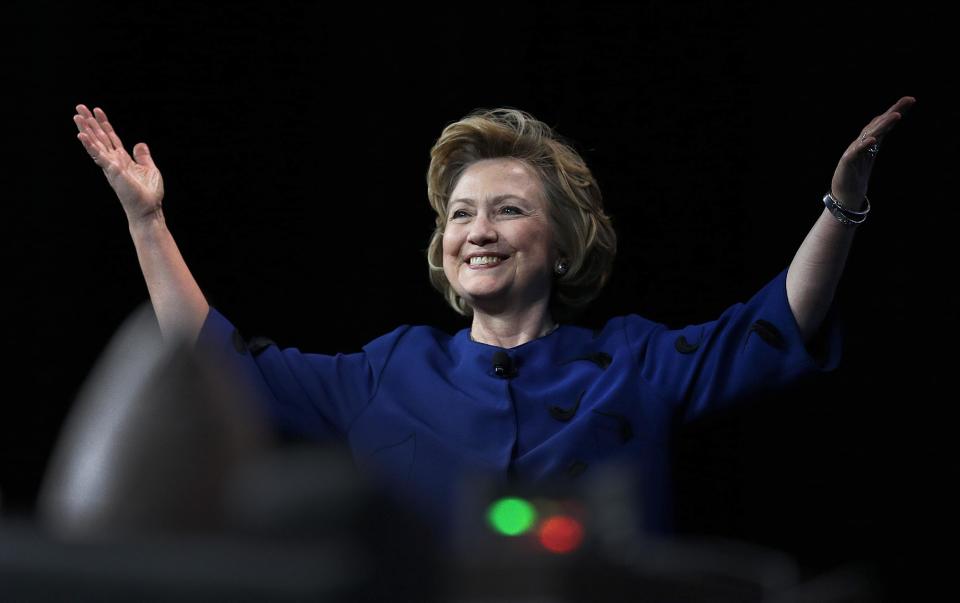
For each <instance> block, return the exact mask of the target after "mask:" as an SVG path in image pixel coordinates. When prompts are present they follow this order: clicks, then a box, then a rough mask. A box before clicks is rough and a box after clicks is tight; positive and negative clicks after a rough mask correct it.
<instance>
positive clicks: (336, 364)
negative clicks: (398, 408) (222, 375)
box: [194, 306, 389, 440]
mask: <svg viewBox="0 0 960 603" xmlns="http://www.w3.org/2000/svg"><path fill="white" fill-rule="evenodd" d="M381 339H383V338H381ZM376 341H380V340H376ZM374 343H375V342H374ZM371 346H372V347H373V353H372V354H371V353H368V349H367V348H368V347H371ZM194 349H195V350H197V351H198V352H201V351H202V352H201V353H205V354H212V355H215V357H216V358H217V359H218V361H220V362H222V363H223V365H224V367H225V368H226V370H227V371H228V374H230V375H231V377H232V378H236V379H238V380H240V381H241V383H242V384H243V385H244V386H246V387H249V388H250V391H251V392H252V394H253V395H254V397H255V399H256V400H257V402H258V403H259V404H262V409H263V411H264V413H265V414H266V415H267V418H268V420H270V421H271V422H272V423H273V424H274V425H275V426H276V427H279V428H280V429H282V430H285V431H288V432H292V433H297V434H299V435H302V436H306V437H309V438H311V439H317V440H325V439H331V438H343V437H345V434H346V432H347V429H348V428H349V425H350V423H351V422H352V421H353V419H354V418H355V417H356V416H357V415H359V413H360V412H361V411H362V410H363V409H364V408H365V406H366V404H367V402H368V401H369V400H370V399H371V398H372V397H373V394H374V392H375V390H376V386H377V382H378V378H379V370H378V368H379V367H378V365H382V364H383V363H384V362H385V359H386V356H385V354H379V353H377V352H378V351H380V348H379V347H378V346H374V345H373V344H370V346H365V347H364V351H361V352H356V353H352V354H340V353H338V354H336V355H326V354H311V353H304V352H301V351H300V350H299V349H297V348H284V349H281V348H280V347H278V346H277V345H276V344H275V343H274V342H273V341H270V340H269V339H265V338H263V337H255V338H252V339H250V340H249V341H248V340H245V339H244V338H243V337H242V336H241V334H240V331H239V330H237V328H236V327H235V326H234V325H233V323H231V322H230V321H229V320H228V319H227V318H226V317H224V316H223V314H221V313H220V312H219V311H217V310H216V309H215V308H214V307H213V306H210V311H209V313H208V314H207V317H206V319H205V321H204V323H203V326H202V327H201V330H200V334H199V336H198V338H197V342H196V344H195V346H194ZM386 352H387V353H389V350H386Z"/></svg>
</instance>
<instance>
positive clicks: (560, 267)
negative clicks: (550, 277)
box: [553, 260, 570, 276]
mask: <svg viewBox="0 0 960 603" xmlns="http://www.w3.org/2000/svg"><path fill="white" fill-rule="evenodd" d="M569 269H570V264H568V263H567V260H557V265H556V266H554V268H553V271H554V272H556V273H557V274H559V275H560V276H563V275H564V274H566V273H567V270H569Z"/></svg>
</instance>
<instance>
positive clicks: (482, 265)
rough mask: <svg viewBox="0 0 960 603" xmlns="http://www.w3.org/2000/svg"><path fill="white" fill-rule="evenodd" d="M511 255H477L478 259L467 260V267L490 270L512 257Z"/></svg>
mask: <svg viewBox="0 0 960 603" xmlns="http://www.w3.org/2000/svg"><path fill="white" fill-rule="evenodd" d="M510 257H511V256H507V257H505V258H501V257H495V256H482V257H477V258H476V259H474V260H472V261H469V262H466V264H467V267H468V268H470V270H490V269H491V268H496V267H497V266H499V265H500V264H502V263H504V262H506V261H507V260H509V259H510Z"/></svg>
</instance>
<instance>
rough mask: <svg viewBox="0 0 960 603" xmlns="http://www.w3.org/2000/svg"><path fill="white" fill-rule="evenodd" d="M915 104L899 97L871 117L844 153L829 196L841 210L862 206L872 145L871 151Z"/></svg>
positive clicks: (871, 160)
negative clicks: (880, 113)
mask: <svg viewBox="0 0 960 603" xmlns="http://www.w3.org/2000/svg"><path fill="white" fill-rule="evenodd" d="M915 102H917V99H915V98H913V97H912V96H904V97H902V98H901V99H900V100H898V101H897V102H896V103H894V104H893V106H892V107H890V108H889V109H887V110H886V112H885V113H883V114H882V115H878V116H876V117H874V118H873V119H872V120H871V121H870V123H869V124H867V126H866V127H865V128H864V129H863V130H862V131H861V132H860V137H859V138H857V139H856V140H854V141H853V142H852V143H850V146H849V147H847V150H846V151H844V153H843V156H842V157H840V163H839V165H837V170H836V171H835V172H834V173H833V181H832V182H831V183H830V191H831V194H832V195H833V198H834V199H836V200H837V202H838V203H840V205H841V206H842V207H844V208H845V209H851V210H854V211H859V210H862V209H863V208H864V207H865V206H866V204H865V203H864V199H865V198H866V195H867V183H868V182H869V180H870V171H871V170H872V169H873V161H874V159H875V158H876V153H871V152H870V147H871V146H872V145H874V144H876V145H877V147H874V149H877V148H879V145H881V144H882V143H883V137H884V136H886V134H887V132H889V131H890V130H891V129H893V126H894V125H895V124H896V123H897V122H898V121H900V118H901V117H903V114H904V113H905V112H906V111H907V110H908V109H909V108H910V107H912V106H913V104H914V103H915Z"/></svg>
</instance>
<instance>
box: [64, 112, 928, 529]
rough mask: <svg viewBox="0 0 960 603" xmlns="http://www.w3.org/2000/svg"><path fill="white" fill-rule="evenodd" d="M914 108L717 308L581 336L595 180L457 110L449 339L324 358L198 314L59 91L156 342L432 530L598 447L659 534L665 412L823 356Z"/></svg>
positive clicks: (175, 255)
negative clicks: (874, 200) (752, 286)
mask: <svg viewBox="0 0 960 603" xmlns="http://www.w3.org/2000/svg"><path fill="white" fill-rule="evenodd" d="M914 102H915V99H914V98H912V97H903V98H901V99H900V100H898V101H897V102H896V103H895V104H894V105H893V106H892V107H890V108H889V109H888V110H887V111H886V112H884V113H883V114H882V115H879V116H877V117H875V118H874V119H873V120H871V122H870V123H869V124H868V125H867V126H866V127H865V128H864V129H863V131H862V132H861V134H860V136H859V137H858V138H857V139H856V140H855V141H853V142H852V143H851V144H850V146H849V147H848V148H847V149H846V151H845V152H844V153H843V155H842V156H841V158H840V162H839V164H838V166H837V169H836V171H835V173H834V175H833V180H832V182H831V188H830V192H829V193H828V194H827V195H826V196H825V197H824V204H825V208H824V211H823V213H822V214H821V215H820V217H819V219H818V220H817V222H816V223H815V224H814V226H813V228H812V230H811V231H810V233H809V234H808V235H807V237H806V238H805V240H804V242H803V244H802V245H801V246H800V249H799V250H798V252H797V254H796V256H795V257H794V258H793V261H792V262H791V264H790V266H789V268H787V269H785V270H784V271H782V272H780V273H779V274H778V275H777V276H776V277H775V278H774V279H773V280H772V281H770V282H769V283H768V284H767V285H766V286H764V287H763V288H762V289H761V290H760V291H759V292H758V293H756V294H755V295H754V296H753V298H751V299H750V300H749V301H747V302H746V303H737V304H734V305H733V306H731V307H730V308H728V309H727V310H726V311H724V312H723V313H722V315H721V316H720V317H719V318H718V319H717V320H715V321H712V322H709V323H705V324H701V325H690V326H687V327H684V328H682V329H676V330H671V329H668V328H667V327H665V326H664V325H661V324H657V323H654V322H652V321H649V320H647V319H644V318H643V317H641V316H638V315H636V314H630V315H627V316H619V317H614V318H612V319H610V320H609V321H608V322H607V324H606V325H605V326H604V327H603V328H602V329H599V330H596V331H590V330H588V329H585V328H582V327H577V326H574V325H572V324H569V322H568V321H570V320H571V319H573V318H574V317H575V316H576V314H577V312H578V311H579V310H582V309H583V307H585V306H586V305H587V304H588V303H589V302H590V301H591V300H592V299H594V298H595V297H596V296H597V295H598V294H599V292H600V290H601V288H602V287H603V286H604V284H605V283H606V281H607V279H608V277H609V274H610V270H611V267H612V263H613V258H614V255H615V252H616V235H615V233H614V230H613V228H612V227H611V224H610V220H609V218H608V216H606V215H605V214H604V212H603V207H602V203H601V197H600V191H599V189H598V187H597V184H596V182H595V180H594V178H593V176H592V174H591V172H590V170H589V169H588V168H587V166H586V165H585V164H584V162H583V159H582V158H581V157H580V156H579V155H578V154H577V153H576V151H574V150H573V149H572V148H571V147H570V146H569V145H566V144H564V143H563V142H562V141H561V139H560V138H559V137H557V136H556V135H555V134H554V133H553V132H552V131H551V129H550V128H549V127H548V126H546V125H545V124H543V123H542V122H539V121H537V120H535V119H533V118H532V117H531V116H529V115H528V114H526V113H523V112H521V111H517V110H511V109H498V110H492V111H477V112H474V113H472V114H471V115H468V116H467V117H465V118H464V119H462V120H460V121H459V122H456V123H453V124H451V125H449V126H448V127H447V128H445V129H444V131H443V133H442V134H441V136H440V138H439V140H438V141H437V142H436V144H435V145H434V147H433V149H432V151H431V163H430V168H429V171H428V196H429V200H430V203H431V205H432V206H433V208H434V210H435V211H436V214H437V216H436V229H435V232H434V234H433V238H432V240H431V243H430V246H429V249H428V263H429V267H430V279H431V282H432V283H433V285H434V286H435V287H436V288H437V289H438V290H439V291H440V292H441V293H442V294H443V295H444V298H445V299H446V300H447V301H448V303H449V304H450V305H451V306H452V307H453V308H454V310H455V311H457V312H458V313H460V314H463V315H465V316H471V317H472V323H471V327H470V328H469V329H466V328H465V329H463V330H461V331H459V332H458V333H457V334H456V335H454V336H453V337H451V336H450V335H448V334H447V333H444V332H442V331H439V330H437V329H434V328H432V327H428V326H422V325H421V326H411V325H403V326H401V327H398V328H397V329H395V330H394V331H392V332H390V333H388V334H386V335H383V336H381V337H378V338H376V339H374V340H373V341H371V342H370V343H368V344H367V345H365V346H363V349H362V351H360V352H356V353H351V354H336V355H333V356H331V355H322V354H310V353H302V352H300V351H299V350H297V349H296V348H286V349H280V348H279V347H278V346H276V345H274V344H273V342H271V341H269V340H264V339H256V340H252V341H250V342H247V341H245V340H244V339H243V338H242V337H241V336H240V335H239V332H238V331H237V330H236V329H235V328H234V326H233V325H232V324H231V323H230V321H229V320H227V319H226V318H225V317H224V316H223V315H222V314H220V313H219V312H218V311H217V310H216V309H215V308H211V307H209V306H208V304H207V302H206V300H205V299H204V296H203V294H202V293H201V291H200V288H199V287H198V286H197V284H196V282H195V281H194V279H193V277H192V276H191V274H190V271H189V270H188V269H187V266H186V265H185V263H184V261H183V259H182V257H181V255H180V253H179V251H178V250H177V247H176V244H175V243H174V240H173V237H172V236H171V234H170V232H169V231H168V230H167V229H166V227H165V223H164V217H163V211H162V207H161V201H162V199H163V181H162V179H161V177H160V172H159V170H158V169H157V167H156V166H155V164H154V163H153V159H152V157H151V155H150V150H149V148H148V147H147V145H146V144H144V143H139V144H137V145H135V146H134V147H133V158H131V157H130V156H129V155H128V154H127V153H126V151H125V150H124V148H123V145H122V143H121V141H120V139H119V138H118V137H117V135H116V133H115V132H114V130H113V128H112V127H111V125H110V123H109V121H108V120H107V116H106V114H104V113H103V111H102V110H100V109H94V112H93V114H91V113H90V111H89V110H88V109H87V108H86V107H85V106H83V105H78V106H77V115H75V116H74V121H75V122H76V124H77V127H78V128H79V129H80V133H79V134H78V138H79V139H80V140H81V142H82V143H83V145H84V147H85V148H86V149H87V151H88V152H89V153H90V155H91V157H93V160H94V162H95V163H96V164H97V165H99V166H100V167H101V168H102V169H103V170H104V173H105V174H106V177H107V179H108V181H109V182H110V184H111V186H112V187H113V189H114V190H115V191H116V193H117V196H118V197H119V199H120V202H121V204H122V206H123V208H124V210H125V212H126V214H127V218H128V221H129V226H130V233H131V236H132V237H133V240H134V244H135V245H136V249H137V254H138V257H139V259H140V265H141V267H142V269H143V273H144V277H145V278H146V281H147V287H148V289H149V292H150V297H151V300H152V303H153V306H154V308H155V310H156V314H157V318H158V321H159V323H160V328H161V331H162V332H163V334H164V336H165V337H170V336H183V337H187V338H188V339H189V341H196V342H197V346H198V347H204V348H205V349H208V350H212V351H216V352H217V353H219V354H221V356H222V357H223V358H224V359H225V360H226V361H227V362H229V363H230V364H231V365H232V367H233V368H234V370H235V371H237V373H238V374H239V375H242V376H244V378H246V379H248V380H249V384H250V387H251V388H253V391H255V392H257V393H258V394H259V397H260V398H262V400H263V402H264V405H265V408H266V410H267V412H268V414H269V416H270V418H271V420H272V421H274V422H275V423H276V424H277V425H279V426H282V427H284V428H286V429H290V430H294V431H297V432H300V433H302V434H305V435H308V436H309V437H312V438H316V439H331V438H343V439H344V440H345V441H346V443H347V444H348V445H349V447H350V449H351V450H352V453H353V455H354V458H355V459H356V461H357V463H358V465H359V466H361V467H364V468H368V469H369V470H370V471H372V472H375V473H376V474H377V475H378V476H380V478H382V479H383V480H384V482H385V483H386V484H388V485H389V487H390V489H391V491H392V492H394V493H395V494H396V495H397V497H398V498H399V499H400V500H402V501H403V502H404V503H406V504H409V505H411V506H412V507H413V508H414V509H416V510H418V511H420V512H421V513H423V515H424V517H425V518H428V519H429V521H430V522H431V524H432V525H433V526H435V528H436V529H437V531H438V532H439V533H440V535H447V534H449V533H450V531H451V528H452V527H453V525H452V524H453V520H454V517H455V514H454V513H455V512H454V509H455V508H456V504H457V496H458V494H459V487H460V485H461V484H462V483H463V480H464V479H466V478H469V477H472V476H486V477H491V476H492V477H493V478H494V479H497V480H503V481H507V480H509V479H521V480H532V481H538V480H547V479H558V478H563V479H571V478H576V477H577V476H578V475H580V474H581V473H583V472H584V471H590V468H591V467H592V466H594V465H596V464H598V463H603V462H606V461H609V460H611V459H613V458H620V459H627V460H630V461H636V462H638V466H639V480H640V487H641V489H642V490H641V491H642V492H643V493H644V501H643V512H644V515H645V516H644V524H645V525H646V527H647V529H648V530H649V531H651V532H669V531H670V529H671V524H672V518H671V508H672V503H671V495H670V492H671V487H670V477H669V471H668V468H669V464H670V459H669V457H668V452H669V447H668V445H667V442H668V441H669V436H670V431H671V425H673V424H674V423H675V421H676V420H677V419H680V420H689V419H692V418H694V417H697V416H699V415H701V414H702V413H703V412H706V411H709V410H712V409H715V408H720V407H722V406H723V405H724V404H728V403H731V402H734V401H736V400H738V399H742V398H744V397H746V396H748V395H750V394H753V393H756V392H757V391H759V390H761V389H765V388H775V387H783V386H786V385H788V384H789V383H791V382H794V381H795V380H796V379H798V378H800V377H803V376H804V375H807V374H810V373H813V372H817V371H829V370H833V369H834V368H836V366H837V365H838V363H839V359H840V343H841V329H840V324H839V319H838V317H837V316H836V312H834V311H831V310H832V309H833V305H832V301H833V296H834V292H835V290H836V287H837V283H838V281H839V279H840V276H841V273H842V270H843V265H844V263H845V261H846V257H847V253H848V250H849V248H850V244H851V242H852V240H853V234H854V232H855V228H856V224H858V223H860V222H862V221H863V219H864V218H865V216H866V214H867V212H868V211H869V202H868V201H867V200H866V189H867V183H868V179H869V176H870V171H871V168H872V164H873V160H874V157H875V155H876V153H877V150H878V149H879V145H880V142H881V141H882V140H883V137H884V136H885V135H886V134H887V133H888V132H889V131H890V130H891V128H893V126H894V124H895V123H896V122H897V121H898V120H899V119H900V117H901V116H902V114H903V112H905V111H906V110H907V109H909V108H910V107H911V106H912V105H913V103H914Z"/></svg>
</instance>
